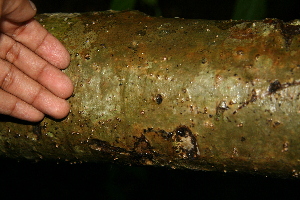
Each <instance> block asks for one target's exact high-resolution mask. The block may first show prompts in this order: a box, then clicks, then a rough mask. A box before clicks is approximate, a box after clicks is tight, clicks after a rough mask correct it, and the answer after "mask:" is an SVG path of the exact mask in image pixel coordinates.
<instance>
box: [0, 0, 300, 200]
mask: <svg viewBox="0 0 300 200" xmlns="http://www.w3.org/2000/svg"><path fill="white" fill-rule="evenodd" d="M124 1H125V0H124ZM144 1H145V0H144ZM144 1H142V0H138V1H136V3H135V4H134V6H133V7H132V6H131V7H129V8H128V9H137V10H140V11H143V12H145V13H147V14H149V15H161V16H164V17H184V18H202V19H231V18H243V19H245V18H248V19H262V18H264V17H269V18H279V19H282V20H284V21H289V20H292V19H296V18H299V16H300V9H299V8H300V1H298V0H273V1H272V0H269V1H263V2H264V3H263V6H257V5H258V4H259V3H261V2H262V1H260V2H259V1H255V0H254V1H252V2H254V4H255V2H256V7H255V5H254V9H253V10H254V11H252V12H251V13H250V17H246V16H249V15H244V14H243V13H245V12H247V8H249V5H248V4H247V1H244V2H245V3H244V4H243V5H244V7H243V6H241V5H239V6H238V5H237V2H236V1H234V0H228V1H226V0H223V1H221V0H203V1H201V0H172V1H170V0H158V1H157V2H156V3H155V4H154V5H152V6H149V5H148V4H147V3H145V2H144ZM33 2H34V3H35V4H36V6H37V8H38V12H39V13H45V12H48V13H49V12H87V11H102V10H107V9H110V8H111V6H110V5H111V1H108V0H98V1H97V0H48V1H46V0H33ZM248 3H249V1H248ZM260 5H261V4H260ZM125 9H126V8H125ZM242 9H246V11H245V12H244V11H243V12H242V14H238V11H241V10H242ZM0 164H1V167H0V199H20V198H29V199H62V198H68V199H71V198H76V199H79V198H85V199H90V198H94V199H193V200H194V199H280V198H284V199H299V197H300V195H299V190H300V181H299V180H295V179H294V180H293V179H278V178H270V177H263V176H258V175H256V176H255V175H247V174H239V173H220V172H202V171H190V170H171V169H166V168H158V167H138V166H131V167H129V166H120V165H115V164H111V163H83V164H70V163H67V162H61V163H58V164H57V163H56V162H51V161H48V162H46V161H40V162H37V163H35V162H33V161H24V160H23V161H16V160H10V159H6V158H2V159H0Z"/></svg>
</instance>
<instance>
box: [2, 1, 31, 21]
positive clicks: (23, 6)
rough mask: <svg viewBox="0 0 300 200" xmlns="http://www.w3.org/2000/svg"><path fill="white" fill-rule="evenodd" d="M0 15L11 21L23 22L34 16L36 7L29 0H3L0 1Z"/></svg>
mask: <svg viewBox="0 0 300 200" xmlns="http://www.w3.org/2000/svg"><path fill="white" fill-rule="evenodd" d="M0 3H1V4H2V5H1V4H0V6H1V8H2V9H1V11H0V16H2V17H4V18H6V19H8V20H10V21H11V22H15V23H21V22H24V21H27V20H29V19H31V18H33V17H34V15H35V14H36V7H35V6H34V4H33V3H32V2H31V1H28V0H14V1H12V0H3V1H1V2H0Z"/></svg>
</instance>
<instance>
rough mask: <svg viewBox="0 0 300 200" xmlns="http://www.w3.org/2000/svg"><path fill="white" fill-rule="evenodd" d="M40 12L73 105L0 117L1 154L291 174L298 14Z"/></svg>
mask: <svg viewBox="0 0 300 200" xmlns="http://www.w3.org/2000/svg"><path fill="white" fill-rule="evenodd" d="M37 19H38V20H39V22H40V23H42V24H43V25H45V27H46V28H47V29H48V30H49V31H50V32H51V33H52V34H53V35H54V36H56V37H57V38H59V39H60V40H61V41H62V42H63V43H64V45H65V46H66V47H67V48H68V50H69V52H70V54H71V58H72V60H71V65H70V67H69V68H68V69H67V70H65V73H66V74H67V75H69V76H70V77H71V79H72V80H73V82H74V85H75V91H74V95H73V96H72V97H71V98H70V99H69V102H70V103H71V112H70V114H69V116H68V117H67V118H65V119H64V120H61V121H55V120H52V119H49V118H45V119H44V120H43V121H42V122H41V123H39V124H29V123H26V122H21V121H16V120H13V119H11V118H8V117H5V116H2V117H1V120H2V122H1V123H0V131H1V135H0V154H1V155H2V156H6V157H10V158H15V159H22V158H26V159H33V160H40V159H47V160H63V161H65V160H66V161H70V162H99V161H110V162H119V163H125V164H141V165H154V166H169V167H172V168H187V169H195V170H217V171H239V172H245V173H254V174H262V175H275V176H281V177H298V173H299V171H300V164H299V162H300V133H299V129H300V123H299V119H300V100H299V95H300V56H299V55H300V35H299V33H300V21H297V20H295V21H293V22H289V23H284V22H282V21H280V20H275V19H266V20H263V21H209V20H187V19H165V18H155V17H150V16H147V15H144V14H142V13H139V12H136V11H129V12H114V11H107V12H95V13H84V14H62V13H59V14H44V15H40V16H38V18H37Z"/></svg>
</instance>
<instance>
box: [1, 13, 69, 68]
mask: <svg viewBox="0 0 300 200" xmlns="http://www.w3.org/2000/svg"><path fill="white" fill-rule="evenodd" d="M1 30H2V32H3V33H5V34H6V35H8V36H10V37H12V38H13V39H15V40H16V41H18V42H20V43H22V44H23V45H24V46H26V47H27V48H29V49H30V50H31V51H33V52H35V53H36V54H38V55H39V56H40V57H42V58H43V59H45V60H46V61H48V62H49V63H51V64H52V65H54V66H56V67H57V68H60V69H64V68H66V67H67V66H68V65H69V63H70V54H69V52H68V51H67V50H66V49H65V47H64V46H63V45H62V44H61V43H60V42H59V41H58V40H57V39H56V38H55V37H54V36H53V35H51V34H50V33H49V32H48V31H47V30H46V29H45V28H44V27H42V25H41V24H39V23H38V22H37V21H36V20H34V19H32V20H30V21H28V22H27V23H25V24H20V25H18V24H15V23H12V22H10V21H8V20H4V21H3V22H2V26H1Z"/></svg>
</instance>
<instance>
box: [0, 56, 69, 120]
mask: <svg viewBox="0 0 300 200" xmlns="http://www.w3.org/2000/svg"><path fill="white" fill-rule="evenodd" d="M0 66H1V68H0V87H1V88H2V89H3V90H4V91H6V92H9V93H10V94H13V95H15V96H16V97H18V98H19V99H22V100H23V101H25V102H26V103H28V104H30V105H32V106H33V107H35V108H36V109H37V110H39V111H41V112H43V113H45V114H47V115H50V116H52V117H54V118H58V119H60V118H63V117H65V116H66V115H67V114H68V112H69V110H70V106H69V104H68V102H67V101H65V100H64V99H61V98H59V97H57V96H55V95H54V94H52V93H51V92H49V91H48V90H46V89H45V88H44V87H43V86H41V85H40V84H38V83H37V82H35V81H34V80H32V79H31V78H29V77H28V76H26V75H25V74H24V73H22V72H21V71H20V70H18V69H17V68H16V67H15V66H13V65H12V64H10V63H8V62H5V61H1V60H0Z"/></svg>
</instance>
